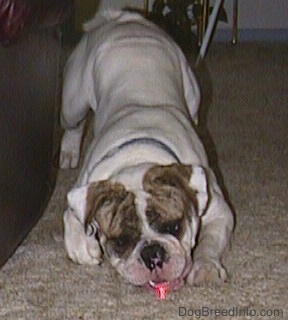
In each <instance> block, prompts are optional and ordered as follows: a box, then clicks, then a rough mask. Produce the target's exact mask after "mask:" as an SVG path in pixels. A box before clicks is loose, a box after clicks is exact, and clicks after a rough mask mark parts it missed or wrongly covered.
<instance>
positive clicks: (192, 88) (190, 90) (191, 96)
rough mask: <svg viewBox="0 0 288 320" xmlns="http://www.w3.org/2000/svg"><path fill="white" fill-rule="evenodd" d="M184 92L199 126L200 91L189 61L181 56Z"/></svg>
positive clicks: (190, 111) (191, 114)
mask: <svg viewBox="0 0 288 320" xmlns="http://www.w3.org/2000/svg"><path fill="white" fill-rule="evenodd" d="M180 65H181V72H182V81H183V90H184V96H185V100H186V105H187V108H188V111H189V113H190V116H191V118H192V120H193V121H194V123H195V124H196V125H197V124H198V109H199V106H200V89H199V86H198V83H197V80H196V77H195V76H194V74H193V72H192V70H191V68H190V66H189V64H188V62H187V60H186V59H185V57H184V56H183V55H182V53H181V54H180Z"/></svg>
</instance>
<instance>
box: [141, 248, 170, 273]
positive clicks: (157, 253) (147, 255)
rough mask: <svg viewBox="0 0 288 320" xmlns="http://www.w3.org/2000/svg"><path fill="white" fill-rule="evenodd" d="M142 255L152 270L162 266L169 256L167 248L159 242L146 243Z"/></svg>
mask: <svg viewBox="0 0 288 320" xmlns="http://www.w3.org/2000/svg"><path fill="white" fill-rule="evenodd" d="M140 255H141V258H142V260H143V261H144V263H145V265H146V267H147V268H148V269H149V270H151V271H152V270H154V269H155V268H156V267H158V268H162V266H163V262H165V261H167V258H168V257H167V253H166V251H165V249H164V248H163V247H162V246H161V245H160V244H158V243H156V244H155V243H154V244H148V245H145V246H144V247H143V249H142V250H141V253H140Z"/></svg>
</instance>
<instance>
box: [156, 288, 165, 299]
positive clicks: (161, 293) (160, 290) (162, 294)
mask: <svg viewBox="0 0 288 320" xmlns="http://www.w3.org/2000/svg"><path fill="white" fill-rule="evenodd" d="M157 292H158V297H159V299H160V300H164V299H166V294H167V290H166V287H165V286H159V287H158V288H157Z"/></svg>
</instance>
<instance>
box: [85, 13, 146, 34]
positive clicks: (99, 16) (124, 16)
mask: <svg viewBox="0 0 288 320" xmlns="http://www.w3.org/2000/svg"><path fill="white" fill-rule="evenodd" d="M139 18H140V19H141V18H142V17H141V15H139V14H138V13H135V12H134V13H132V12H128V11H123V10H122V11H118V10H104V11H102V12H101V13H96V14H95V16H94V17H93V18H92V19H91V20H88V21H87V22H85V23H84V24H83V30H84V31H85V32H89V31H92V30H94V29H96V28H99V27H100V26H102V25H103V24H105V23H107V22H108V21H111V20H118V21H122V22H124V21H130V20H135V19H139Z"/></svg>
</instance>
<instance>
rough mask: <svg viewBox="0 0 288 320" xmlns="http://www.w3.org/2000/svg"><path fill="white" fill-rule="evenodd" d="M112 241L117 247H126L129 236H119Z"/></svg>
mask: <svg viewBox="0 0 288 320" xmlns="http://www.w3.org/2000/svg"><path fill="white" fill-rule="evenodd" d="M114 243H115V245H116V246H117V247H126V246H127V245H128V244H129V238H128V237H127V236H120V237H118V238H115V239H114Z"/></svg>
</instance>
